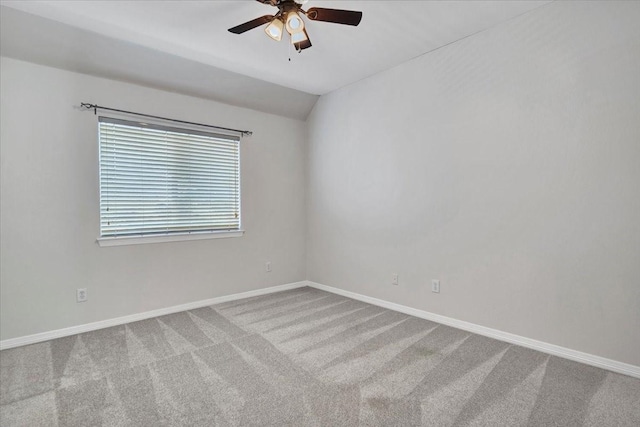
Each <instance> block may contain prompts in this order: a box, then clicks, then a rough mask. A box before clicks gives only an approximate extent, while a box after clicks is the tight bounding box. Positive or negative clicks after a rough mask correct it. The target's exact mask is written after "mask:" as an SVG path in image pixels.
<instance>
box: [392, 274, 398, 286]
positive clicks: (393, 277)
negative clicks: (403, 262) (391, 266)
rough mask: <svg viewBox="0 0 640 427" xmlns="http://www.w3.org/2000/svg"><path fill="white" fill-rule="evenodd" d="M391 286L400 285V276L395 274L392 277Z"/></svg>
mask: <svg viewBox="0 0 640 427" xmlns="http://www.w3.org/2000/svg"><path fill="white" fill-rule="evenodd" d="M391 284H392V285H397V284H398V275H397V274H395V273H394V275H393V276H391Z"/></svg>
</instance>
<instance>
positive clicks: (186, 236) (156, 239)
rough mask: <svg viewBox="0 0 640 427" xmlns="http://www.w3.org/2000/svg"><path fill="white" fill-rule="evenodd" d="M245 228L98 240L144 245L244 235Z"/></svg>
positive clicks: (112, 244)
mask: <svg viewBox="0 0 640 427" xmlns="http://www.w3.org/2000/svg"><path fill="white" fill-rule="evenodd" d="M242 235H244V230H234V231H207V232H199V233H179V234H178V233H176V234H159V235H154V236H123V237H98V239H97V242H98V245H100V246H101V247H104V246H124V245H142V244H147V243H166V242H183V241H187V240H205V239H226V238H229V237H242Z"/></svg>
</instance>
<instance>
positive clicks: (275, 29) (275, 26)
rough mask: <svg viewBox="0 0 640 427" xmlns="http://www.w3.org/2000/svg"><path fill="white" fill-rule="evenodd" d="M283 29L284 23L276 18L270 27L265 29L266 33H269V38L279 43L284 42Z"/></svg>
mask: <svg viewBox="0 0 640 427" xmlns="http://www.w3.org/2000/svg"><path fill="white" fill-rule="evenodd" d="M283 27H284V24H283V23H282V21H281V20H279V19H277V18H276V19H274V20H273V21H271V23H269V25H267V28H265V29H264V32H265V33H267V35H268V36H269V37H271V38H272V39H274V40H275V41H278V42H279V41H280V40H282V33H283Z"/></svg>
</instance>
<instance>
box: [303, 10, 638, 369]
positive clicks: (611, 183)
mask: <svg viewBox="0 0 640 427" xmlns="http://www.w3.org/2000/svg"><path fill="white" fill-rule="evenodd" d="M639 22H640V3H638V2H624V3H613V2H600V3H596V2H584V3H578V2H555V3H552V4H550V5H547V6H544V7H542V8H540V9H538V10H536V11H534V12H532V13H529V14H527V15H525V16H522V17H520V18H517V19H515V20H512V21H510V22H507V23H505V24H502V25H499V26H498V27H495V28H493V29H491V30H489V31H486V32H483V33H481V34H478V35H475V36H473V37H470V38H467V39H465V40H462V41H460V42H458V43H455V44H453V45H450V46H447V47H444V48H442V49H439V50H437V51H435V52H432V53H429V54H427V55H424V56H422V57H419V58H416V59H414V60H412V61H410V62H408V63H405V64H402V65H400V66H398V67H395V68H393V69H391V70H389V71H387V72H384V73H381V74H378V75H375V76H373V77H371V78H368V79H365V80H363V81H361V82H359V83H356V84H353V85H351V86H348V87H345V88H343V89H341V90H339V91H337V92H334V93H331V94H329V95H326V96H323V97H321V99H320V101H319V102H318V103H317V104H316V107H315V110H314V112H313V113H312V116H311V118H310V119H309V144H310V145H309V150H308V188H307V192H306V194H307V199H308V201H307V204H308V207H307V209H308V229H307V232H308V240H307V253H308V259H307V262H308V269H307V276H308V278H309V279H310V280H312V281H315V282H318V283H322V284H325V285H329V286H335V287H338V288H341V289H345V290H349V291H353V292H357V293H360V294H364V295H368V296H373V297H376V298H381V299H384V300H387V301H392V302H396V303H400V304H404V305H407V306H410V307H415V308H419V309H423V310H427V311H430V312H433V313H437V314H441V315H445V316H449V317H452V318H455V319H460V320H465V321H469V322H473V323H476V324H479V325H482V326H486V327H491V328H495V329H499V330H502V331H506V332H510V333H514V334H518V335H522V336H525V337H528V338H533V339H537V340H541V341H545V342H548V343H552V344H557V345H561V346H565V347H568V348H571V349H575V350H579V351H584V352H587V353H591V354H595V355H599V356H603V357H607V358H612V359H615V360H618V361H622V362H626V363H631V364H634V365H640V334H638V330H640V308H639V307H640V190H639V188H640V25H638V23H639ZM393 273H398V274H399V276H400V285H399V286H392V285H391V276H392V274H393ZM431 279H440V280H441V287H442V290H441V293H440V294H433V293H431V292H430V281H431Z"/></svg>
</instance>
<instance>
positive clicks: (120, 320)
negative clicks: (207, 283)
mask: <svg viewBox="0 0 640 427" xmlns="http://www.w3.org/2000/svg"><path fill="white" fill-rule="evenodd" d="M307 285H308V284H307V282H306V281H302V282H295V283H287V284H285V285H279V286H272V287H270V288H263V289H256V290H255V291H248V292H241V293H239V294H233V295H225V296H222V297H216V298H210V299H206V300H201V301H195V302H190V303H187V304H180V305H174V306H172V307H165V308H159V309H157V310H151V311H145V312H144V313H136V314H130V315H128V316H122V317H116V318H115V319H107V320H101V321H99V322H92V323H87V324H84V325H78V326H71V327H69V328H63V329H56V330H54V331H48V332H41V333H39V334H33V335H26V336H23V337H18V338H10V339H7V340H2V341H0V350H5V349H7V348H13V347H19V346H22V345H28V344H35V343H38V342H42V341H48V340H52V339H55V338H62V337H67V336H70V335H75V334H80V333H83V332H90V331H95V330H97V329H103V328H108V327H111V326H118V325H122V324H124V323H130V322H137V321H138V320H145V319H150V318H152V317H158V316H164V315H165V314H172V313H178V312H180V311H185V310H194V309H196V308H201V307H206V306H209V305H214V304H220V303H223V302H228V301H234V300H238V299H242V298H249V297H255V296H260V295H266V294H271V293H274V292H281V291H287V290H289V289H296V288H302V287H304V286H307Z"/></svg>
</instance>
